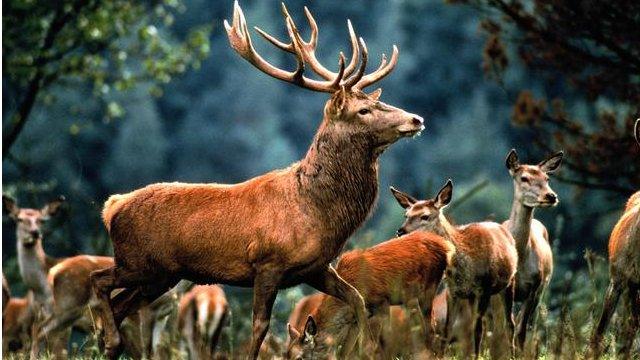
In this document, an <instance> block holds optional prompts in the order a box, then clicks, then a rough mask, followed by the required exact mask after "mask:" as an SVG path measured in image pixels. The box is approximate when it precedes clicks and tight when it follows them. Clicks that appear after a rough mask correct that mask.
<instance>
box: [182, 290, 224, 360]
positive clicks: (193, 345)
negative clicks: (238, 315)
mask: <svg viewBox="0 0 640 360" xmlns="http://www.w3.org/2000/svg"><path fill="white" fill-rule="evenodd" d="M228 316H229V304H228V303H227V298H226V296H225V294H224V291H223V290H222V288H221V287H220V286H218V285H198V286H194V287H193V288H192V289H191V290H189V291H188V292H187V293H185V294H184V296H183V297H182V298H181V299H180V303H179V304H178V329H179V330H180V335H181V337H182V341H183V344H184V345H186V350H187V351H188V354H189V359H211V358H213V354H214V351H215V348H216V345H217V344H218V340H219V339H220V334H221V333H222V328H223V327H224V326H225V324H226V321H227V318H228Z"/></svg>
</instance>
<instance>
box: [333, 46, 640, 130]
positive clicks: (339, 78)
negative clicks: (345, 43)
mask: <svg viewBox="0 0 640 360" xmlns="http://www.w3.org/2000/svg"><path fill="white" fill-rule="evenodd" d="M344 72H345V68H344V54H343V53H342V51H340V57H339V58H338V76H336V78H335V80H333V84H331V85H332V86H333V87H334V88H336V89H338V88H340V82H342V78H343V77H344ZM636 126H637V124H636Z"/></svg>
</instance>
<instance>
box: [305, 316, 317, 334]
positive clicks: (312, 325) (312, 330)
mask: <svg viewBox="0 0 640 360" xmlns="http://www.w3.org/2000/svg"><path fill="white" fill-rule="evenodd" d="M317 334H318V325H317V324H316V321H315V320H314V319H313V316H311V315H309V317H308V318H307V323H306V324H304V337H305V338H306V339H312V338H314V337H315V336H316V335H317Z"/></svg>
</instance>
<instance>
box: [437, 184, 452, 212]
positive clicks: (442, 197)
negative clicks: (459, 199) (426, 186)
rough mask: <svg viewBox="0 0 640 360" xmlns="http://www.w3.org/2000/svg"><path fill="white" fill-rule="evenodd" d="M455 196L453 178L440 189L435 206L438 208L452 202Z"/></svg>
mask: <svg viewBox="0 0 640 360" xmlns="http://www.w3.org/2000/svg"><path fill="white" fill-rule="evenodd" d="M452 197H453V183H452V182H451V179H449V180H447V183H446V184H444V186H443V187H442V189H440V191H438V195H437V196H436V202H435V204H434V206H435V207H436V208H438V209H441V208H443V207H445V206H447V205H449V203H450V202H451V198H452Z"/></svg>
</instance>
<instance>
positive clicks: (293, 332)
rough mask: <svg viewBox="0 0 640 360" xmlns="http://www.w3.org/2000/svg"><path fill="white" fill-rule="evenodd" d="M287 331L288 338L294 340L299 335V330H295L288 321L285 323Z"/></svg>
mask: <svg viewBox="0 0 640 360" xmlns="http://www.w3.org/2000/svg"><path fill="white" fill-rule="evenodd" d="M287 331H288V332H289V339H290V340H291V341H294V340H296V339H298V338H299V337H300V331H298V330H296V328H294V327H293V326H291V324H290V323H287Z"/></svg>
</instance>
